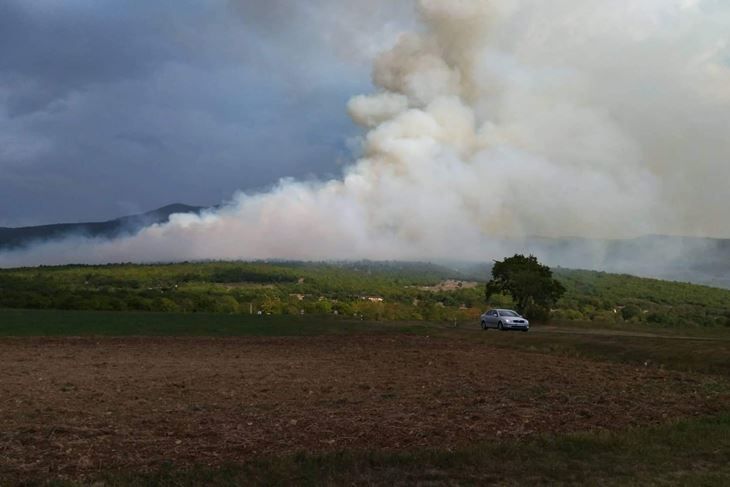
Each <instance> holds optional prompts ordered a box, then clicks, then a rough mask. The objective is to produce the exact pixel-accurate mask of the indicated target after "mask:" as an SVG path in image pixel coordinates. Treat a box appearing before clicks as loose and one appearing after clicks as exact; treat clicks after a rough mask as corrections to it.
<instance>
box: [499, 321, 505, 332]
mask: <svg viewBox="0 0 730 487" xmlns="http://www.w3.org/2000/svg"><path fill="white" fill-rule="evenodd" d="M497 328H498V329H499V331H504V326H502V322H501V321H500V322H499V323H497Z"/></svg>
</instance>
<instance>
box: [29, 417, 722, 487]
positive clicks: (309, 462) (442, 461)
mask: <svg viewBox="0 0 730 487" xmlns="http://www.w3.org/2000/svg"><path fill="white" fill-rule="evenodd" d="M98 480H99V481H100V482H102V484H103V485H106V486H110V487H112V486H113V487H127V486H134V487H143V486H170V487H172V486H175V487H178V486H200V485H216V486H237V485H485V484H499V485H629V486H643V485H683V486H695V485H696V486H700V485H701V486H725V485H728V483H730V414H725V415H720V416H718V417H714V418H703V419H692V420H687V421H682V422H678V423H674V424H669V425H664V426H661V427H650V428H646V427H645V428H636V429H632V430H629V431H624V432H618V433H607V432H593V433H584V434H573V435H562V436H557V437H548V438H539V439H533V440H523V441H509V440H508V441H496V442H490V443H482V444H477V445H472V446H468V447H464V448H461V449H459V450H456V451H416V452H406V453H400V452H398V453H391V452H371V453H358V452H340V453H333V454H327V455H312V454H307V453H300V454H296V455H290V456H287V457H283V458H269V459H259V460H255V461H251V462H249V463H246V464H244V465H232V466H228V467H225V468H219V469H210V468H205V467H199V468H193V469H176V468H174V466H173V465H163V466H161V468H160V469H159V470H157V471H155V472H152V473H145V474H139V473H110V474H106V475H104V476H103V477H101V478H99V479H98ZM30 485H32V484H30ZM38 485H54V486H58V487H61V486H64V487H67V486H72V485H75V484H73V483H50V484H43V483H40V484H38Z"/></svg>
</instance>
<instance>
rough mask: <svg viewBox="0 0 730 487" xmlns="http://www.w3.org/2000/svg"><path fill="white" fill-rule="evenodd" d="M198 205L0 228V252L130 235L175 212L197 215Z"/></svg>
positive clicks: (170, 206) (160, 221) (175, 205)
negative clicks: (104, 218)
mask: <svg viewBox="0 0 730 487" xmlns="http://www.w3.org/2000/svg"><path fill="white" fill-rule="evenodd" d="M201 210H203V208H202V207H199V206H189V205H183V204H172V205H168V206H163V207H162V208H158V209H156V210H153V211H149V212H147V213H143V214H140V215H132V216H125V217H121V218H116V219H114V220H108V221H103V222H86V223H58V224H54V225H39V226H33V227H18V228H7V227H0V251H2V250H11V249H17V248H22V247H25V246H28V245H30V244H33V243H37V242H42V241H46V240H57V239H62V238H66V237H71V236H83V237H95V238H107V239H112V238H117V237H121V236H124V235H133V234H135V233H137V232H139V231H140V230H142V229H143V228H144V227H147V226H149V225H153V224H155V223H165V222H167V221H168V220H169V219H170V215H172V214H175V213H198V212H200V211H201Z"/></svg>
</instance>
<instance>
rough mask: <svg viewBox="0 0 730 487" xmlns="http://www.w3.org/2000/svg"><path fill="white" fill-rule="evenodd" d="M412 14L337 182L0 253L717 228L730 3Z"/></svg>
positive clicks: (346, 244)
mask: <svg viewBox="0 0 730 487" xmlns="http://www.w3.org/2000/svg"><path fill="white" fill-rule="evenodd" d="M418 12H419V15H420V21H421V24H420V26H419V27H418V28H416V29H414V30H413V32H410V33H405V34H403V35H402V36H401V37H400V38H399V40H398V41H397V43H396V44H395V45H394V46H393V47H392V48H391V49H389V50H387V51H385V52H383V53H382V54H380V55H379V56H378V57H377V59H376V61H375V63H374V68H373V81H374V83H375V85H376V86H377V88H378V91H377V92H376V93H374V94H371V95H361V96H356V97H355V98H353V99H352V100H351V102H350V103H349V105H348V110H349V112H350V114H351V116H352V118H353V120H355V121H356V122H357V123H359V124H361V125H362V126H363V127H364V128H365V129H366V130H367V132H366V135H365V136H364V137H363V140H362V154H363V155H362V157H361V158H360V159H359V160H357V161H356V162H354V163H353V164H352V165H351V166H350V167H349V168H348V169H347V170H346V171H345V174H344V176H343V177H342V178H341V179H334V180H331V181H326V182H317V183H311V182H308V183H304V182H297V181H293V180H284V181H282V182H281V183H280V184H279V185H278V186H277V187H276V188H275V189H273V190H272V191H270V192H266V193H260V194H246V193H241V194H239V195H237V196H236V197H235V199H234V201H232V202H231V203H230V204H228V205H227V206H225V207H224V208H222V209H220V210H218V211H215V212H209V213H207V214H204V215H202V216H200V217H198V216H190V215H178V216H175V217H173V219H172V221H171V222H170V223H169V224H167V225H162V226H155V227H151V228H149V229H147V230H145V231H143V232H142V233H140V234H139V235H137V236H135V237H133V238H129V239H124V240H120V241H113V242H106V243H105V242H93V241H83V240H82V241H74V242H66V243H61V244H56V243H49V244H46V245H43V246H40V247H36V248H34V249H32V250H30V251H27V252H24V253H16V254H8V255H4V256H2V257H0V263H1V264H3V265H13V264H20V263H27V264H37V263H62V262H81V261H83V262H109V261H160V260H175V259H206V258H226V259H227V258H247V259H248V258H297V259H351V258H388V259H396V258H459V259H481V258H485V257H488V256H497V257H498V256H500V254H499V253H500V252H503V251H504V250H505V244H504V240H503V239H501V238H502V237H513V238H517V239H519V238H523V237H527V236H533V235H540V236H545V237H562V236H581V237H591V238H625V237H635V236H640V235H646V234H684V235H696V236H721V237H727V236H730V220H728V219H727V217H726V203H725V202H726V201H727V200H728V199H729V197H730V188H728V185H727V181H728V180H730V161H728V155H730V138H728V137H726V132H727V127H728V126H730V69H729V68H728V60H729V59H730V45H729V44H728V34H727V32H729V30H728V28H729V27H730V6H727V5H726V4H725V3H724V2H719V1H698V0H694V1H693V0H646V1H643V2H641V3H640V4H637V3H636V2H635V1H633V0H615V1H612V2H605V1H602V0H588V1H587V0H556V1H552V2H544V1H541V0H505V1H488V0H463V1H459V2H454V1H451V0H421V1H420V2H419V4H418ZM500 242H501V243H500ZM601 252H602V251H601V250H600V249H597V250H596V256H597V257H600V254H601Z"/></svg>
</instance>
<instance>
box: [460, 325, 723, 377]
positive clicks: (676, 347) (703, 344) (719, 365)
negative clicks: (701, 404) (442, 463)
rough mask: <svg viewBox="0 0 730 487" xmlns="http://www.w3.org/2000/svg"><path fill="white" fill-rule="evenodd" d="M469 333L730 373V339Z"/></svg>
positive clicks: (500, 341)
mask: <svg viewBox="0 0 730 487" xmlns="http://www.w3.org/2000/svg"><path fill="white" fill-rule="evenodd" d="M464 335H467V334H466V333H465V334H464ZM468 336H470V337H472V339H474V340H477V341H478V342H480V343H484V344H485V345H491V346H496V347H502V348H510V349H514V350H520V351H527V352H538V353H547V354H552V355H561V356H566V357H574V358H582V359H591V360H600V361H605V362H617V363H623V364H632V365H637V366H641V367H651V368H666V369H672V370H680V371H683V372H700V373H705V374H716V375H723V376H726V377H730V341H728V340H693V339H689V340H684V339H677V338H672V337H668V338H655V337H636V336H621V335H613V336H612V335H587V334H570V333H539V332H534V333H499V332H497V331H489V332H484V333H479V334H468Z"/></svg>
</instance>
